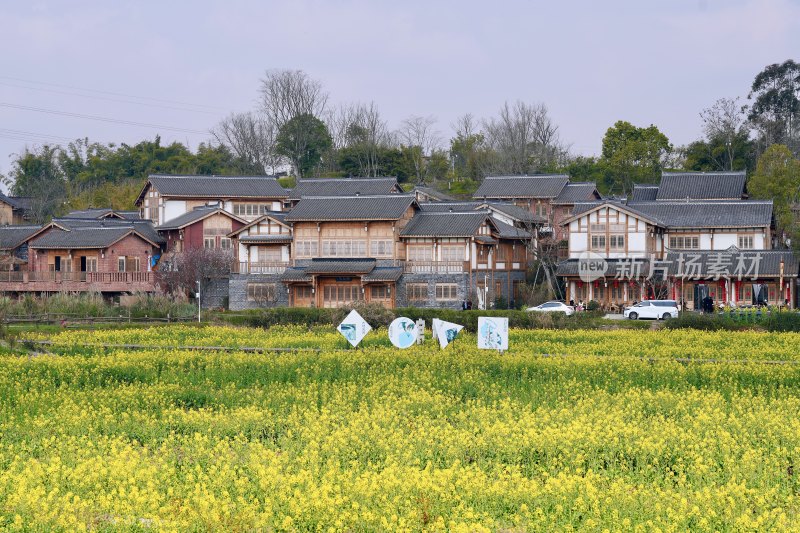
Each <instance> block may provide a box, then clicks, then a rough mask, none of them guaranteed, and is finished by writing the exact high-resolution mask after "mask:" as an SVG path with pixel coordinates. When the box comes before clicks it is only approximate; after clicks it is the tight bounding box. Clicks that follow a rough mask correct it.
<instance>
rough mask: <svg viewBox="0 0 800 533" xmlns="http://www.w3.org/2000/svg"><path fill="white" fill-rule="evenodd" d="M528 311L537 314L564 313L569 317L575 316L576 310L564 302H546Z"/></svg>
mask: <svg viewBox="0 0 800 533" xmlns="http://www.w3.org/2000/svg"><path fill="white" fill-rule="evenodd" d="M527 311H535V312H537V313H564V314H565V315H567V316H570V315H574V314H575V308H574V307H572V306H569V305H567V304H565V303H564V302H556V301H553V302H545V303H543V304H541V305H537V306H536V307H529V308H528V309H527Z"/></svg>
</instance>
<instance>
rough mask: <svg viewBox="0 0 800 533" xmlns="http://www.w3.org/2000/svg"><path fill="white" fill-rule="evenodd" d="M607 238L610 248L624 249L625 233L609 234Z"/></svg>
mask: <svg viewBox="0 0 800 533" xmlns="http://www.w3.org/2000/svg"><path fill="white" fill-rule="evenodd" d="M608 239H609V248H611V249H612V250H623V249H625V235H610V236H609V238H608Z"/></svg>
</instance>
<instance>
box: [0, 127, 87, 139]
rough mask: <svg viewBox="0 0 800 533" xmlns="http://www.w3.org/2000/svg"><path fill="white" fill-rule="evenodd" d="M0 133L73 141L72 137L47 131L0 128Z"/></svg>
mask: <svg viewBox="0 0 800 533" xmlns="http://www.w3.org/2000/svg"><path fill="white" fill-rule="evenodd" d="M0 133H5V134H12V135H18V134H19V135H24V136H29V137H44V138H47V139H61V140H64V141H73V140H74V139H73V138H72V137H64V136H63V135H51V134H49V133H35V132H32V131H23V130H12V129H8V128H0Z"/></svg>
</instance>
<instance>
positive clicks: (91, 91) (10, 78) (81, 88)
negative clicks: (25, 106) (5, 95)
mask: <svg viewBox="0 0 800 533" xmlns="http://www.w3.org/2000/svg"><path fill="white" fill-rule="evenodd" d="M0 79H4V80H12V81H21V82H23V83H34V84H37V85H49V86H51V87H61V88H64V89H77V90H79V91H85V92H90V93H99V94H108V95H111V96H122V97H124V98H136V99H139V100H150V101H151V102H163V103H166V104H178V105H183V106H190V107H203V108H206V109H213V110H216V111H224V109H223V108H221V107H217V106H211V105H206V104H192V103H189V102H180V101H177V100H166V99H164V98H152V97H150V96H136V95H134V94H125V93H116V92H111V91H101V90H99V89H89V88H87V87H77V86H75V85H64V84H60V83H50V82H46V81H35V80H26V79H22V78H14V77H11V76H0Z"/></svg>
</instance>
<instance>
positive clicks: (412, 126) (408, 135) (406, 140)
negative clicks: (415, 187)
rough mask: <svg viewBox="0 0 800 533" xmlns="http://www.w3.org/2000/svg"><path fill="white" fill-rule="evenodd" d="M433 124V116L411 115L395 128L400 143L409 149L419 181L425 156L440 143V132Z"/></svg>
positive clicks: (434, 122) (423, 174)
mask: <svg viewBox="0 0 800 533" xmlns="http://www.w3.org/2000/svg"><path fill="white" fill-rule="evenodd" d="M435 126H436V118H435V117H433V116H427V117H421V116H416V115H412V116H411V117H409V118H407V119H405V120H404V121H403V122H402V123H401V125H400V129H398V130H397V138H398V140H399V141H400V143H401V144H403V145H404V146H406V147H407V148H410V149H411V152H412V162H413V164H414V173H415V174H416V176H417V182H419V183H422V182H423V181H424V176H425V161H426V158H427V157H428V156H430V154H431V153H433V151H434V150H436V149H437V148H440V147H441V144H442V137H441V134H440V133H439V131H437V130H436V128H435Z"/></svg>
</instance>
